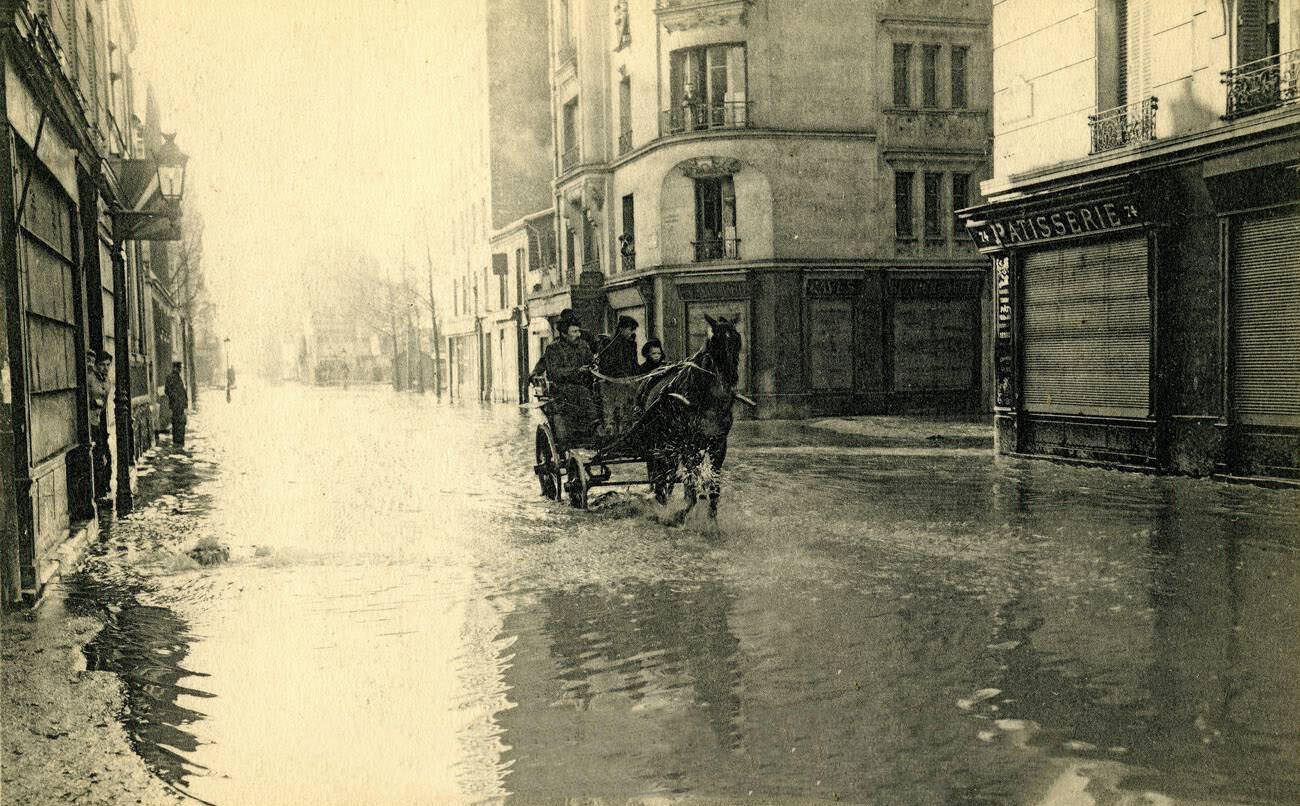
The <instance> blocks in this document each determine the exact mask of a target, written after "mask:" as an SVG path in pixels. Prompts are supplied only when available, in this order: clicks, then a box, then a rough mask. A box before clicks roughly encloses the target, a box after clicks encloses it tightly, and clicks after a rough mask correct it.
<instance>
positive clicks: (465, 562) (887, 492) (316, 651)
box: [65, 385, 1300, 806]
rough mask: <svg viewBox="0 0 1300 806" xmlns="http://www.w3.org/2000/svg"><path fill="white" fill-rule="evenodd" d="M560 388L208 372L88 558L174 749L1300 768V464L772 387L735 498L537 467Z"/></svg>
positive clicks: (1127, 769) (1190, 772) (348, 776)
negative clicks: (1087, 437) (1285, 473)
mask: <svg viewBox="0 0 1300 806" xmlns="http://www.w3.org/2000/svg"><path fill="white" fill-rule="evenodd" d="M534 416H536V415H535V414H529V413H520V412H519V410H518V409H517V408H515V407H508V406H497V407H490V408H489V407H452V406H448V405H439V404H438V403H436V402H435V401H433V400H432V398H431V396H430V397H422V396H416V395H397V394H395V393H393V392H392V391H391V390H389V389H387V388H384V387H366V388H362V387H354V388H353V389H351V390H349V391H346V392H345V391H343V390H342V389H341V388H314V387H302V386H293V385H286V386H283V387H270V386H266V387H257V386H251V385H250V386H249V387H248V388H246V389H244V388H241V389H240V390H238V393H237V394H236V397H235V400H234V401H233V402H232V403H230V404H226V403H225V402H224V400H223V399H222V398H221V396H220V394H219V393H208V394H207V395H206V396H205V397H204V398H203V400H202V406H201V408H200V412H199V414H198V415H196V416H195V417H194V418H193V420H192V426H191V428H192V431H193V435H192V439H191V443H192V444H191V446H190V448H189V449H188V451H186V452H181V451H175V450H173V449H172V448H171V447H170V445H168V444H167V442H166V440H165V439H164V442H163V445H162V446H161V447H160V448H158V449H157V456H156V457H155V460H154V461H153V463H152V464H151V465H149V464H148V463H146V467H151V468H152V470H151V472H147V473H146V475H144V476H143V477H142V478H141V488H142V501H143V502H144V503H143V504H142V506H141V507H140V509H139V511H138V512H137V513H136V514H135V515H133V516H132V517H131V518H129V519H128V520H126V521H123V522H119V523H116V524H113V525H112V526H111V527H110V528H108V529H106V531H105V534H104V535H103V536H102V537H101V540H100V542H99V543H98V544H97V545H96V546H95V547H93V548H92V556H91V558H90V560H89V562H88V563H87V565H86V567H85V569H84V570H83V572H82V573H81V574H79V575H78V576H76V577H74V578H72V579H71V580H69V581H68V582H67V583H66V585H65V595H66V598H67V601H68V603H69V607H71V608H73V609H75V610H78V611H79V612H88V613H94V614H97V615H100V616H101V617H102V618H104V619H106V620H107V621H108V627H107V628H106V629H105V630H104V631H103V632H102V633H101V634H100V635H99V636H98V638H97V639H96V640H95V641H94V643H92V644H91V645H90V646H89V647H88V648H87V650H86V654H87V659H88V663H89V665H90V667H91V668H93V669H107V670H111V671H114V672H116V673H117V674H118V675H120V676H121V677H122V679H123V680H124V681H125V683H126V685H127V691H128V711H127V713H126V714H125V715H124V720H125V722H126V728H127V729H128V731H129V732H130V735H131V737H132V742H133V747H134V748H135V750H136V752H137V753H139V754H140V755H141V756H142V757H143V758H144V760H145V761H146V763H147V764H148V765H149V766H150V768H151V769H153V770H154V771H155V772H156V773H157V774H158V775H159V776H161V777H163V778H164V779H166V780H168V781H169V782H171V783H172V784H174V785H175V786H177V787H178V788H180V789H182V790H184V791H185V792H188V793H190V794H192V795H193V796H195V797H197V798H201V799H202V800H204V801H208V802H211V803H215V804H221V805H222V806H232V805H234V804H265V805H267V806H269V805H270V804H279V803H284V804H289V803H313V804H356V803H375V804H380V803H382V804H414V803H445V802H475V801H495V800H500V799H509V800H512V801H515V802H535V801H539V800H541V801H550V800H560V799H563V798H600V799H606V800H605V802H623V801H627V800H636V801H638V802H651V799H653V802H656V803H664V802H672V801H673V800H674V799H676V798H682V799H687V798H689V799H706V800H707V799H716V800H719V801H732V800H756V801H762V800H769V801H772V800H776V801H780V802H795V801H804V800H807V801H828V802H834V801H840V802H858V803H905V804H906V803H919V804H928V803H935V804H940V803H943V804H953V803H988V804H1002V803H1039V802H1043V803H1070V804H1074V803H1094V802H1095V803H1120V802H1132V803H1165V802H1170V801H1174V802H1183V801H1186V802H1196V803H1203V802H1233V803H1236V802H1249V803H1294V802H1297V795H1296V793H1297V792H1300V728H1297V726H1298V725H1300V683H1298V681H1297V676H1296V671H1295V670H1296V669H1297V668H1300V554H1297V547H1298V544H1300V540H1298V537H1297V529H1296V523H1297V513H1298V512H1300V493H1298V492H1297V491H1294V490H1267V489H1262V488H1257V487H1246V486H1234V485H1228V484H1224V483H1220V482H1211V481H1205V480H1191V479H1184V478H1167V477H1157V476H1144V475H1137V474H1130V473H1120V472H1117V471H1111V470H1100V469H1087V468H1074V467H1066V466H1062V465H1057V464H1052V463H1048V462H1043V461H1023V460H1006V459H994V458H993V456H992V454H991V452H990V451H988V450H986V449H983V448H979V447H975V446H972V445H966V444H963V443H962V442H961V440H955V441H945V440H942V439H938V440H929V441H925V440H924V439H922V440H921V441H920V443H913V442H907V441H904V440H890V439H888V438H884V439H873V438H870V437H866V436H861V435H853V434H842V433H836V432H835V431H832V430H829V429H826V428H815V427H811V426H809V425H807V424H802V425H800V424H793V423H757V422H742V423H739V424H738V425H737V427H736V429H735V431H733V434H732V442H731V450H730V452H729V454H728V464H727V467H726V471H725V477H724V492H723V498H722V504H721V514H720V518H719V525H720V530H719V534H716V535H713V534H710V533H709V531H708V530H707V529H705V528H703V527H704V523H703V522H702V521H697V520H694V518H692V520H690V521H688V523H687V525H686V526H685V527H683V528H672V527H669V526H665V525H662V524H661V523H660V521H659V518H658V515H659V510H658V508H657V507H656V506H654V504H653V502H647V501H646V500H645V498H644V497H643V496H642V493H641V492H640V490H639V489H637V488H634V492H622V491H620V492H616V493H610V494H608V495H604V496H603V497H600V498H599V499H598V500H597V501H596V502H595V504H594V505H593V510H592V511H591V512H579V511H576V510H573V509H570V508H569V507H568V506H567V505H564V504H560V503H556V502H553V501H547V500H544V499H542V498H541V497H540V496H539V495H538V490H537V482H536V479H535V477H534V476H533V473H532V462H533V457H532V445H533V442H532V428H533V427H534V426H533V420H532V419H530V418H531V417H534ZM680 505H681V503H680V500H675V501H674V503H673V506H674V507H677V506H680ZM699 509H700V510H703V509H704V508H703V507H701V508H699ZM696 514H699V515H701V516H703V513H702V512H698V511H697V513H696ZM205 538H212V539H215V541H217V542H218V543H220V544H224V545H227V546H229V548H230V553H231V554H230V559H229V562H226V563H222V564H218V565H215V566H211V567H201V566H198V565H197V564H195V563H193V562H192V561H191V560H189V558H188V557H187V556H186V555H185V553H184V552H185V551H186V550H188V549H190V548H192V547H193V546H195V545H196V544H197V543H198V542H199V541H200V540H202V539H205ZM1121 798H1126V799H1127V800H1123V799H1121Z"/></svg>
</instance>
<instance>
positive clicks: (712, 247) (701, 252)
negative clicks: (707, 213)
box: [691, 238, 740, 263]
mask: <svg viewBox="0 0 1300 806" xmlns="http://www.w3.org/2000/svg"><path fill="white" fill-rule="evenodd" d="M691 246H694V247H695V262H696V263H705V262H708V261H710V260H740V239H739V238H705V239H704V240H702V241H691Z"/></svg>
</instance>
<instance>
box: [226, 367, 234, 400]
mask: <svg viewBox="0 0 1300 806" xmlns="http://www.w3.org/2000/svg"><path fill="white" fill-rule="evenodd" d="M234 388H235V368H234V367H226V402H227V403H229V402H230V390H231V389H234Z"/></svg>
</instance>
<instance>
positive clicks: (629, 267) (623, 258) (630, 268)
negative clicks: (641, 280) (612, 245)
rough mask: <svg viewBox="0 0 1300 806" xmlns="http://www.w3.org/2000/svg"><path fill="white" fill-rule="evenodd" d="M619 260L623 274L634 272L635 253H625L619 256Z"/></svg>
mask: <svg viewBox="0 0 1300 806" xmlns="http://www.w3.org/2000/svg"><path fill="white" fill-rule="evenodd" d="M619 258H620V265H621V266H622V268H623V271H624V273H631V272H634V271H636V252H625V253H624V254H621V255H619Z"/></svg>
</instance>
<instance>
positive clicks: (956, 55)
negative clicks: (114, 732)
mask: <svg viewBox="0 0 1300 806" xmlns="http://www.w3.org/2000/svg"><path fill="white" fill-rule="evenodd" d="M969 53H970V49H969V48H965V47H955V48H953V49H952V108H953V109H965V108H966V104H967V103H968V101H967V98H966V56H967V55H968V54H969Z"/></svg>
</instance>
